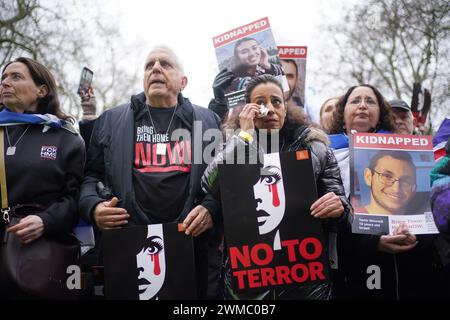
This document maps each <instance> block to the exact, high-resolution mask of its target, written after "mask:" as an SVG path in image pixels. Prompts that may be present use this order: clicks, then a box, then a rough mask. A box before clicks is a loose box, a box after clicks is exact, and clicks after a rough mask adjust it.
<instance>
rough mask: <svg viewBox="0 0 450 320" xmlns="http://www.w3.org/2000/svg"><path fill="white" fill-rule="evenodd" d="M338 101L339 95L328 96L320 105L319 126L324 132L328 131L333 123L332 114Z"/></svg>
mask: <svg viewBox="0 0 450 320" xmlns="http://www.w3.org/2000/svg"><path fill="white" fill-rule="evenodd" d="M338 101H339V97H333V98H328V99H327V100H325V101H324V103H323V104H322V106H321V107H320V126H321V127H322V130H323V131H325V132H326V133H329V132H330V128H331V126H332V125H333V114H334V111H336V104H337V102H338Z"/></svg>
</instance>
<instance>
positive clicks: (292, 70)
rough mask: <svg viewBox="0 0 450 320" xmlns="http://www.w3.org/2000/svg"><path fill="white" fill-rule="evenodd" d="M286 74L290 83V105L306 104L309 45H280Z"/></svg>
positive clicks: (300, 105) (280, 53)
mask: <svg viewBox="0 0 450 320" xmlns="http://www.w3.org/2000/svg"><path fill="white" fill-rule="evenodd" d="M278 51H279V55H280V59H281V65H282V67H283V71H284V74H285V76H286V79H287V82H288V85H289V94H288V97H287V99H286V100H287V103H288V106H294V107H302V108H303V107H304V106H305V77H306V56H307V52H308V48H307V47H292V46H278Z"/></svg>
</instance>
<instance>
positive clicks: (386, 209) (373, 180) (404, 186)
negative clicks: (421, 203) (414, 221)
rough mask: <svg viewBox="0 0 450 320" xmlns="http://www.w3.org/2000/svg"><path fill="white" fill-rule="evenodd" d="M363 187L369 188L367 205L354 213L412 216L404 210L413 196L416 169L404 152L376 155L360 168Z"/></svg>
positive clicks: (384, 152) (410, 158) (391, 151)
mask: <svg viewBox="0 0 450 320" xmlns="http://www.w3.org/2000/svg"><path fill="white" fill-rule="evenodd" d="M364 184H365V185H366V186H367V187H368V188H369V189H370V202H369V203H366V204H365V205H363V206H361V207H359V208H356V210H355V212H356V213H370V214H383V215H403V214H414V213H412V212H408V209H409V207H410V206H409V204H410V201H411V200H412V199H413V198H414V195H415V193H416V187H417V184H416V166H415V164H414V162H413V159H412V157H411V155H410V154H409V153H408V152H405V151H393V150H382V151H379V152H377V153H376V154H375V155H374V156H373V157H372V158H371V159H370V162H369V164H368V166H367V167H366V168H365V169H364ZM418 213H423V212H418Z"/></svg>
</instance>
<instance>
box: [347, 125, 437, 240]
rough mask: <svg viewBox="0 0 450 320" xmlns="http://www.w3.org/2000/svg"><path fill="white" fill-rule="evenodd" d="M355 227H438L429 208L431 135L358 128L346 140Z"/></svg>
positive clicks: (380, 230)
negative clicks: (348, 146)
mask: <svg viewBox="0 0 450 320" xmlns="http://www.w3.org/2000/svg"><path fill="white" fill-rule="evenodd" d="M350 141H351V144H350V173H351V177H350V184H351V194H352V204H353V207H354V212H355V217H354V221H353V225H352V231H353V232H354V233H365V234H378V235H382V234H393V233H394V231H395V230H396V229H397V228H398V227H399V226H400V224H406V225H407V227H408V230H409V232H410V233H412V234H432V233H438V231H437V229H436V226H435V224H434V220H433V215H432V213H431V210H430V201H429V198H430V180H429V173H430V171H431V169H432V168H433V166H434V157H433V144H432V142H431V137H430V136H414V135H390V134H389V135H388V134H372V133H356V134H354V135H353V140H350Z"/></svg>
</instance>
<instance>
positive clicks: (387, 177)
mask: <svg viewBox="0 0 450 320" xmlns="http://www.w3.org/2000/svg"><path fill="white" fill-rule="evenodd" d="M373 171H374V172H375V173H376V174H378V176H379V177H380V181H381V183H382V184H384V185H386V186H389V187H391V186H393V185H394V183H395V182H397V181H398V183H399V186H400V188H401V189H402V190H409V191H414V190H416V184H415V183H414V182H413V181H411V180H410V179H409V178H400V179H395V178H394V176H393V175H392V174H390V173H389V172H378V171H376V170H373Z"/></svg>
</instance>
